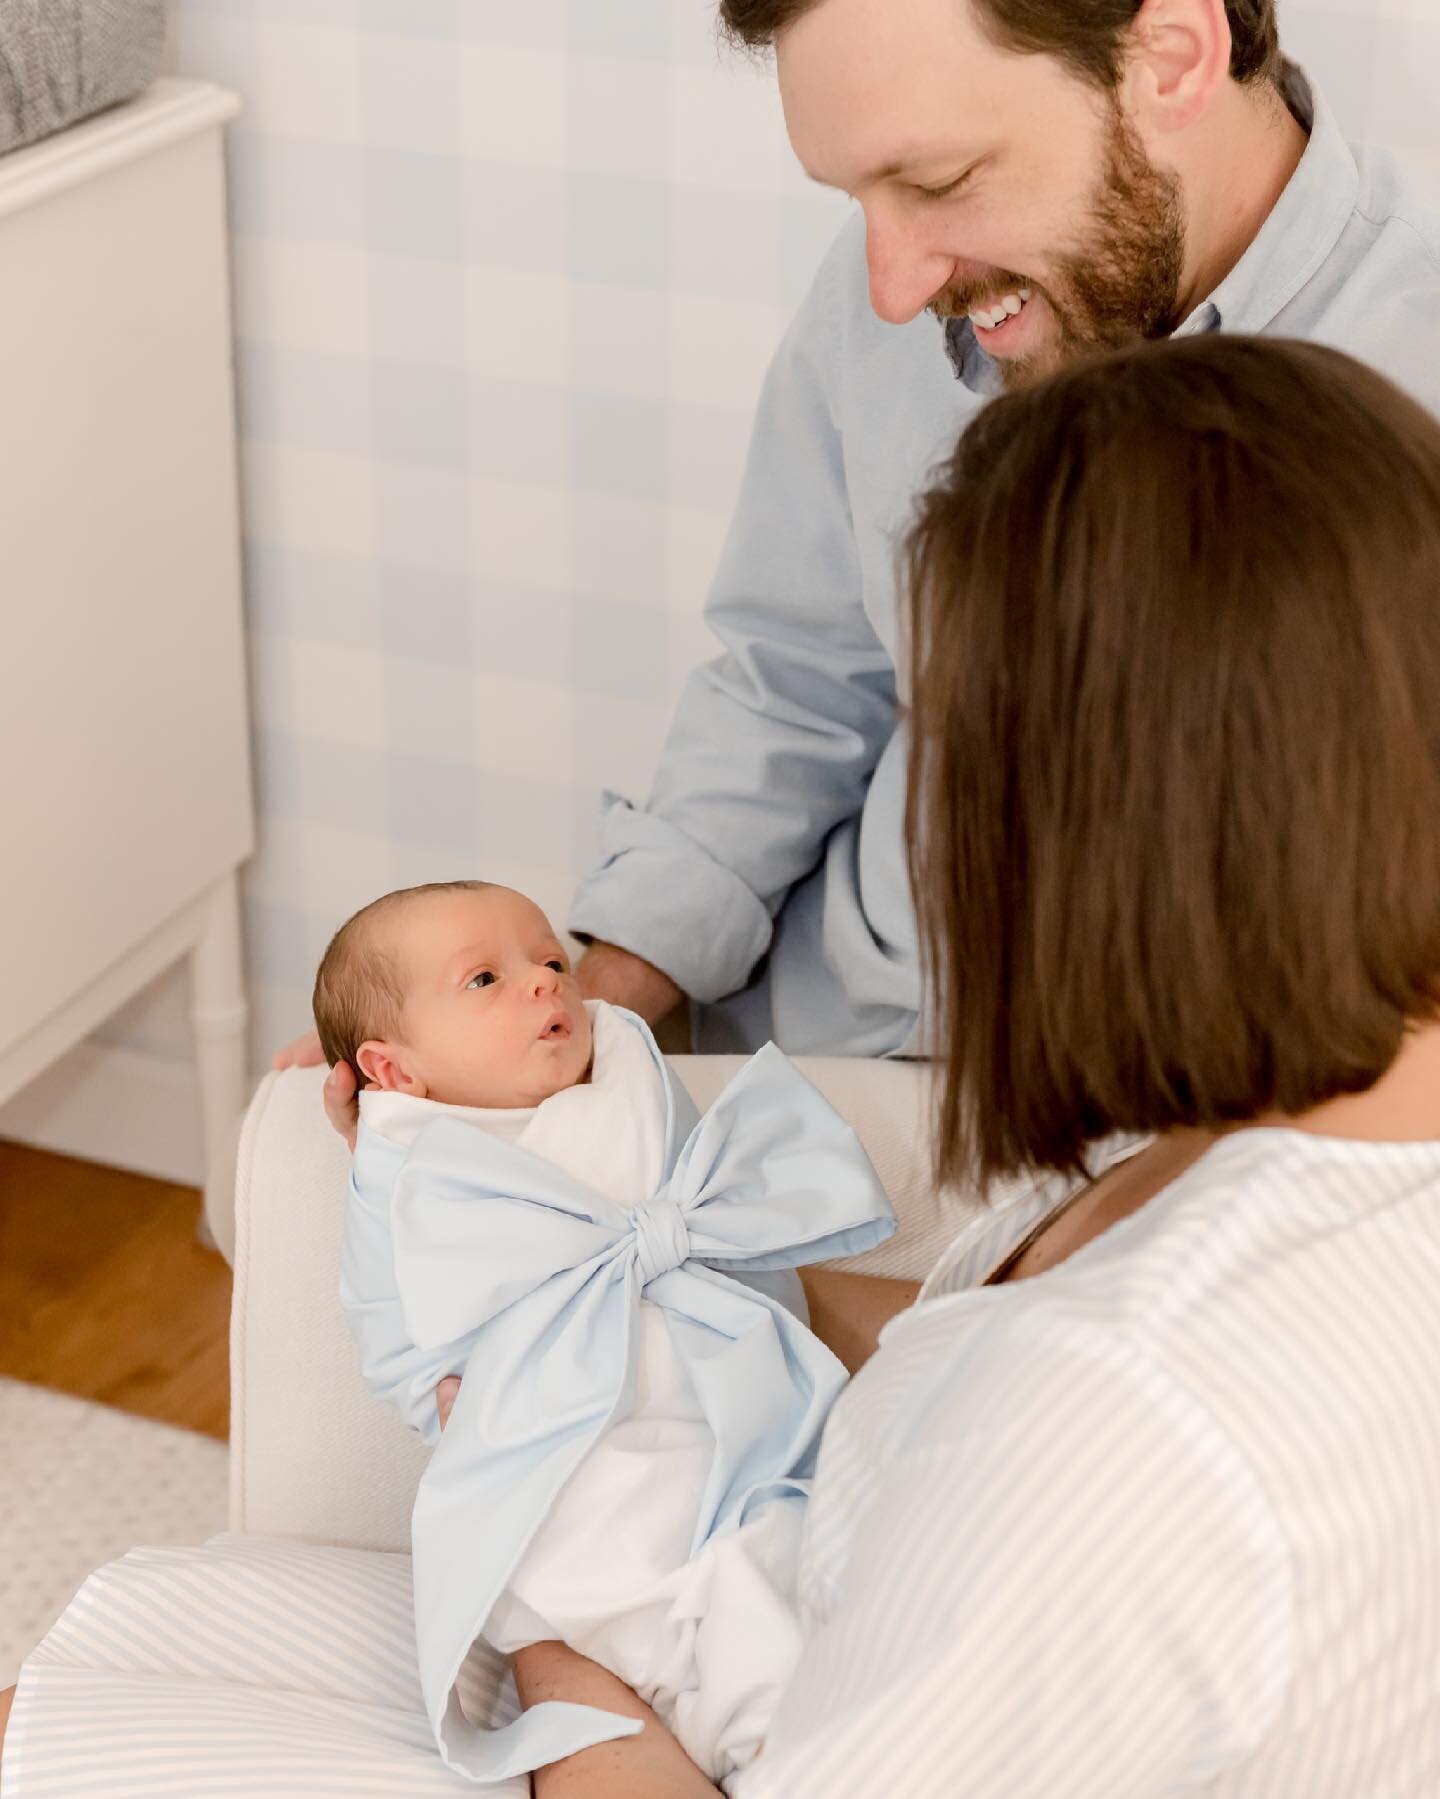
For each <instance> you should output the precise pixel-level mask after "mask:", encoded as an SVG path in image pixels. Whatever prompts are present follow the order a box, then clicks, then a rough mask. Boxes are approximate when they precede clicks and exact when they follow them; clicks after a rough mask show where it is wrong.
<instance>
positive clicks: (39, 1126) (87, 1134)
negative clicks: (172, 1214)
mask: <svg viewBox="0 0 1440 1799" xmlns="http://www.w3.org/2000/svg"><path fill="white" fill-rule="evenodd" d="M0 1137H10V1138H13V1139H14V1140H15V1141H16V1142H17V1143H28V1144H30V1145H31V1146H32V1147H33V1148H35V1149H48V1150H53V1151H55V1153H56V1154H58V1155H62V1156H76V1157H78V1158H79V1159H80V1160H81V1161H84V1162H102V1163H104V1164H105V1165H106V1166H108V1167H111V1168H128V1169H130V1170H131V1171H132V1172H133V1173H135V1174H145V1175H150V1176H151V1177H152V1178H154V1179H156V1180H162V1181H176V1182H178V1183H179V1184H180V1185H182V1186H186V1187H203V1186H204V1184H205V1150H204V1132H203V1129H202V1126H201V1120H200V1083H199V1080H198V1078H197V1076H196V1073H195V1069H194V1067H193V1066H192V1065H190V1064H188V1063H184V1062H175V1061H171V1060H170V1059H169V1058H168V1057H164V1056H153V1055H146V1054H144V1053H143V1052H142V1051H140V1050H133V1049H117V1048H115V1047H114V1046H113V1045H110V1044H104V1043H94V1042H89V1041H87V1042H84V1043H78V1044H77V1045H76V1046H75V1048H74V1049H72V1050H71V1051H70V1052H69V1053H68V1054H67V1055H65V1056H62V1057H61V1059H60V1060H59V1061H58V1062H55V1063H53V1064H52V1065H51V1066H50V1067H49V1068H47V1069H46V1070H45V1072H44V1073H43V1074H41V1075H38V1076H37V1077H36V1079H34V1080H33V1081H31V1082H30V1084H29V1085H28V1086H26V1087H22V1088H21V1090H20V1091H19V1092H18V1093H17V1094H15V1095H14V1096H13V1097H12V1098H10V1099H8V1100H7V1101H6V1102H5V1103H4V1105H0Z"/></svg>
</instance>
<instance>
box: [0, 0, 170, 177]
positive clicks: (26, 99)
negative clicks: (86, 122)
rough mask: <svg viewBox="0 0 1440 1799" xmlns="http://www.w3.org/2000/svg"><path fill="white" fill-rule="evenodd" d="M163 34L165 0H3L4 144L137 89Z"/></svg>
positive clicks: (155, 65) (151, 74)
mask: <svg viewBox="0 0 1440 1799" xmlns="http://www.w3.org/2000/svg"><path fill="white" fill-rule="evenodd" d="M164 42H165V0H0V151H5V150H14V149H17V148H18V147H19V146H20V145H21V144H31V143H34V141H35V139H36V138H40V137H48V136H49V135H50V133H51V132H52V131H61V130H63V129H64V128H65V126H67V125H73V124H74V123H75V121H76V120H77V119H84V118H88V117H89V116H90V114H91V113H92V112H99V111H100V110H101V108H102V107H106V106H114V105H115V104H116V103H117V102H118V101H121V100H128V99H130V98H131V97H132V96H133V95H135V94H138V93H139V92H140V90H141V88H143V87H148V86H149V84H150V83H151V82H152V81H153V80H154V79H155V77H156V75H157V74H158V73H159V71H160V58H161V53H162V50H163V48H164Z"/></svg>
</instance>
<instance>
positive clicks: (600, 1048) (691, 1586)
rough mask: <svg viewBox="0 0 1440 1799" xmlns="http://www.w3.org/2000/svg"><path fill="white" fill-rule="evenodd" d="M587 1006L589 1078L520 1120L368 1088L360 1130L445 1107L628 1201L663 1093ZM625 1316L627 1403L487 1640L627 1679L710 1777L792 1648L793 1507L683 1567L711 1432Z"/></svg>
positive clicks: (796, 1514)
mask: <svg viewBox="0 0 1440 1799" xmlns="http://www.w3.org/2000/svg"><path fill="white" fill-rule="evenodd" d="M587 1010H588V1011H589V1013H590V1017H591V1023H592V1026H593V1029H594V1039H595V1056H594V1066H593V1073H592V1078H591V1080H590V1081H588V1082H586V1083H584V1084H582V1085H579V1086H575V1087H570V1088H567V1089H565V1090H564V1091H563V1092H561V1093H557V1094H555V1095H554V1096H553V1097H552V1098H550V1099H548V1100H546V1101H544V1102H543V1104H541V1105H539V1106H536V1107H533V1108H530V1109H525V1110H519V1109H517V1110H508V1109H507V1110H499V1111H492V1110H485V1109H480V1108H476V1107H467V1106H446V1105H441V1104H439V1103H438V1102H435V1101H432V1100H423V1099H415V1098H412V1097H411V1096H409V1095H405V1094H397V1093H382V1092H366V1093H364V1094H362V1095H361V1108H362V1115H363V1117H364V1120H365V1122H366V1124H367V1125H368V1126H369V1127H370V1128H371V1129H372V1130H373V1131H375V1132H376V1133H378V1134H379V1135H380V1136H383V1137H385V1138H387V1139H388V1140H390V1141H391V1142H393V1143H396V1144H401V1145H408V1144H410V1143H412V1142H413V1141H414V1139H415V1137H416V1136H417V1135H418V1134H419V1132H420V1131H421V1130H422V1129H423V1128H424V1127H425V1126H426V1125H427V1124H429V1123H430V1122H431V1121H432V1120H433V1119H434V1118H435V1117H437V1116H439V1115H441V1114H445V1113H448V1114H452V1115H454V1116H456V1117H458V1118H461V1119H463V1120H464V1121H465V1122H466V1123H467V1124H470V1125H473V1126H474V1128H475V1129H476V1130H478V1131H485V1132H488V1133H490V1134H492V1135H495V1136H499V1137H503V1138H504V1139H506V1140H507V1141H509V1142H512V1143H516V1144H518V1145H519V1146H521V1147H522V1148H524V1149H525V1150H527V1151H529V1152H530V1153H531V1154H533V1155H537V1156H541V1157H544V1158H545V1159H546V1160H547V1161H550V1162H553V1163H554V1164H556V1165H557V1166H559V1167H560V1168H562V1169H564V1170H565V1171H566V1172H568V1173H570V1174H571V1175H573V1176H574V1177H576V1178H577V1179H581V1180H584V1181H585V1182H587V1183H588V1184H589V1185H590V1186H591V1187H593V1188H595V1189H596V1190H598V1191H599V1192H601V1193H603V1194H604V1195H605V1196H606V1197H607V1198H608V1199H610V1200H611V1201H613V1202H614V1203H615V1204H616V1205H617V1206H620V1207H624V1208H626V1209H629V1208H630V1207H632V1206H633V1205H634V1203H635V1201H636V1196H637V1195H641V1196H643V1195H648V1194H650V1193H652V1192H653V1191H654V1190H655V1188H656V1187H657V1185H658V1184H659V1182H660V1180H661V1177H662V1175H663V1173H664V1168H663V1161H664V1155H665V1116H666V1090H665V1083H664V1079H663V1076H662V1075H661V1073H660V1071H659V1069H658V1068H657V1066H656V1063H655V1060H654V1057H653V1056H652V1054H651V1051H650V1049H649V1047H648V1046H647V1044H646V1042H645V1040H644V1039H643V1038H642V1037H641V1035H640V1034H639V1032H637V1031H636V1030H635V1029H633V1028H632V1027H631V1026H630V1025H628V1024H626V1023H625V1022H623V1020H622V1019H621V1018H620V1017H618V1016H617V1015H616V1014H615V1013H614V1012H613V1011H612V1010H611V1009H610V1008H609V1007H607V1006H604V1005H601V1004H596V1003H594V1002H592V1003H590V1004H589V1006H588V1007H587ZM477 1248H479V1249H482V1250H483V1245H480V1246H477ZM639 1310H640V1317H639V1323H640V1335H639V1344H638V1354H637V1357H636V1363H635V1372H634V1384H633V1390H632V1394H631V1399H630V1403H629V1405H628V1408H626V1409H625V1410H624V1411H623V1412H622V1413H621V1414H620V1416H619V1417H618V1418H617V1419H616V1421H615V1422H614V1423H612V1424H611V1425H610V1426H609V1428H608V1429H607V1430H606V1431H605V1432H604V1434H603V1435H602V1436H601V1438H600V1439H599V1440H598V1441H597V1443H596V1444H595V1445H594V1447H593V1448H592V1449H591V1451H590V1452H589V1453H588V1454H587V1455H586V1457H585V1458H584V1460H583V1461H582V1462H581V1463H580V1465H579V1467H578V1468H577V1469H576V1471H575V1473H574V1474H573V1475H571V1477H570V1478H569V1480H568V1481H567V1482H566V1483H565V1485H564V1486H563V1487H562V1488H561V1490H560V1492H559V1494H558V1495H557V1497H556V1499H555V1501H554V1503H553V1505H552V1507H551V1509H550V1511H549V1514H548V1515H547V1517H546V1518H545V1519H544V1520H543V1522H542V1523H541V1524H540V1527H539V1529H538V1531H537V1532H536V1534H535V1536H534V1537H533V1538H532V1539H531V1542H530V1545H529V1547H528V1548H527V1550H526V1551H525V1553H524V1555H523V1557H522V1558H521V1560H520V1562H519V1564H518V1566H517V1567H516V1568H515V1570H514V1572H513V1574H512V1576H511V1579H510V1582H509V1585H508V1587H507V1588H506V1590H505V1591H504V1593H502V1595H501V1597H500V1599H499V1601H498V1602H497V1603H496V1605H495V1606H494V1608H493V1609H492V1611H491V1613H490V1616H489V1619H488V1621H487V1623H486V1627H485V1636H486V1639H487V1640H488V1641H489V1642H491V1643H492V1644H493V1645H494V1646H495V1647H496V1648H498V1649H501V1650H504V1651H506V1652H511V1651H513V1650H515V1649H518V1648H520V1647H522V1646H524V1645H526V1644H528V1643H533V1642H539V1641H543V1640H545V1639H548V1638H552V1637H558V1638H561V1639H563V1640H564V1641H565V1642H567V1643H569V1644H570V1645H571V1646H572V1647H573V1648H575V1649H577V1650H579V1651H580V1652H581V1653H582V1654H584V1655H587V1656H590V1657H591V1658H592V1659H593V1660H595V1661H598V1662H600V1663H602V1664H603V1665H604V1666H606V1667H608V1668H609V1669H611V1670H612V1672H614V1673H616V1674H617V1675H619V1677H620V1678H621V1679H622V1680H624V1681H625V1682H626V1684H627V1685H629V1686H631V1687H633V1688H634V1690H635V1691H636V1692H637V1693H638V1694H639V1695H640V1697H641V1698H642V1699H644V1700H645V1701H646V1702H647V1704H650V1705H652V1706H654V1708H655V1709H656V1711H657V1712H658V1713H659V1715H660V1716H661V1717H662V1718H663V1719H664V1720H665V1721H666V1723H667V1724H668V1725H669V1727H670V1728H671V1729H673V1730H674V1731H675V1733H676V1735H677V1736H678V1737H679V1739H680V1741H681V1743H682V1744H683V1745H684V1747H685V1750H686V1752H687V1754H689V1755H690V1757H691V1758H692V1760H694V1761H695V1762H696V1763H697V1764H698V1765H699V1766H700V1767H702V1768H703V1769H704V1770H705V1771H706V1772H707V1773H708V1774H709V1776H710V1778H711V1779H712V1780H717V1781H722V1782H723V1781H725V1780H726V1779H728V1778H729V1777H730V1776H732V1775H734V1774H736V1773H737V1772H738V1771H739V1770H740V1769H741V1768H743V1767H745V1766H746V1765H748V1763H749V1762H750V1761H751V1760H752V1759H753V1757H754V1755H755V1754H756V1753H757V1752H758V1750H759V1748H760V1745H761V1742H762V1740H763V1737H764V1732H765V1729H766V1727H767V1723H768V1719H769V1717H770V1714H771V1712H772V1710H773V1706H774V1701H775V1699H776V1697H777V1696H778V1693H779V1691H780V1688H781V1687H782V1686H783V1684H784V1682H785V1680H786V1679H787V1678H788V1675H789V1672H790V1669H791V1668H792V1666H793V1664H794V1660H795V1656H796V1654H797V1653H798V1648H799V1634H798V1626H797V1621H796V1615H795V1609H794V1604H793V1597H792V1588H793V1571H794V1569H795V1566H796V1562H797V1558H798V1549H799V1530H800V1522H801V1516H802V1512H803V1501H802V1500H801V1499H800V1498H799V1497H798V1495H793V1494H792V1495H786V1496H784V1497H778V1498H775V1499H773V1500H771V1501H769V1502H768V1503H766V1504H764V1505H762V1506H760V1507H758V1508H757V1509H756V1510H755V1512H754V1513H753V1514H752V1515H751V1516H749V1517H748V1518H747V1519H746V1521H745V1523H744V1524H743V1525H741V1526H740V1527H739V1528H738V1529H736V1530H732V1531H729V1532H727V1533H725V1534H724V1535H722V1536H719V1537H716V1538H712V1539H711V1540H710V1541H709V1542H707V1543H706V1544H705V1546H704V1547H703V1548H702V1549H701V1551H700V1553H699V1554H698V1555H696V1556H695V1557H694V1559H693V1560H692V1559H691V1554H690V1552H691V1546H692V1543H693V1540H694V1537H695V1532H696V1526H697V1521H698V1519H699V1516H700V1508H701V1504H702V1500H703V1498H704V1495H705V1491H706V1484H707V1481H708V1479H709V1476H710V1470H711V1465H712V1460H713V1456H714V1449H715V1440H714V1436H713V1433H712V1430H711V1426H710V1425H709V1423H708V1422H707V1420H706V1418H705V1415H704V1413H703V1411H702V1409H701V1406H700V1403H699V1400H698V1397H697V1395H696V1393H695V1391H694V1388H693V1385H692V1383H691V1381H690V1378H689V1376H688V1374H687V1373H686V1371H685V1368H684V1367H683V1365H682V1363H681V1361H680V1360H679V1358H678V1356H677V1355H676V1353H675V1349H674V1345H673V1343H672V1341H671V1336H670V1328H669V1323H668V1320H667V1317H666V1314H665V1312H664V1310H663V1309H662V1308H661V1307H660V1306H659V1305H657V1304H656V1303H654V1302H653V1301H651V1300H649V1299H645V1298H643V1297H642V1298H641V1300H640V1307H639ZM476 1529H477V1530H483V1529H484V1520H483V1519H477V1520H476Z"/></svg>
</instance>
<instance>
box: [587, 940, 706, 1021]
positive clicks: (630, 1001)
mask: <svg viewBox="0 0 1440 1799" xmlns="http://www.w3.org/2000/svg"><path fill="white" fill-rule="evenodd" d="M575 973H576V975H577V976H578V977H579V981H580V991H581V993H583V994H584V996H585V998H586V999H603V1000H607V1001H608V1002H609V1003H610V1004H611V1005H612V1006H628V1007H629V1009H630V1010H631V1011H632V1012H638V1013H639V1014H640V1016H641V1017H642V1018H643V1019H644V1020H645V1022H646V1024H650V1025H653V1024H658V1023H659V1021H660V1020H661V1019H662V1018H663V1017H664V1016H665V1014H666V1013H667V1012H673V1011H674V1009H675V1007H676V1006H678V1005H679V1003H680V1001H681V1000H682V999H683V998H684V997H685V995H684V994H683V993H682V992H681V991H680V989H679V988H678V987H677V986H676V985H675V983H674V981H672V980H671V979H670V977H669V975H667V974H662V973H661V972H660V970H659V969H658V968H656V967H655V966H654V964H653V963H650V962H647V961H646V960H645V959H644V957H643V956H636V955H632V954H631V952H630V951H629V950H628V949H621V948H620V947H619V945H618V944H614V943H592V944H591V945H590V947H589V949H587V950H586V952H585V954H584V955H583V956H582V957H581V958H580V963H579V966H578V967H577V968H576V970H575Z"/></svg>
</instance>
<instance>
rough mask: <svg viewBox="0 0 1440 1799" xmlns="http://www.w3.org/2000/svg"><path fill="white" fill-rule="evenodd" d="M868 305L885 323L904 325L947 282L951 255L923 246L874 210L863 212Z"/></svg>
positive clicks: (901, 226) (914, 237) (908, 232)
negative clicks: (868, 281)
mask: <svg viewBox="0 0 1440 1799" xmlns="http://www.w3.org/2000/svg"><path fill="white" fill-rule="evenodd" d="M865 262H866V266H867V267H868V269H869V272H870V308H871V311H872V312H874V314H875V316H876V317H877V318H880V319H884V320H885V322H886V324H888V325H906V324H909V322H910V320H911V319H913V318H915V317H916V316H917V315H918V314H919V313H921V312H923V311H924V310H925V308H926V307H927V306H928V305H929V303H930V302H931V300H933V299H934V298H935V296H936V294H938V293H939V292H940V290H941V289H942V288H943V287H944V286H945V285H946V283H947V282H948V281H949V279H950V276H951V273H952V272H953V270H954V268H955V258H954V257H953V256H950V255H948V254H945V253H943V252H941V251H937V250H931V249H927V248H925V246H924V245H923V243H921V242H920V241H919V240H917V238H916V236H915V234H914V232H913V231H912V230H910V229H908V228H907V227H906V226H905V225H904V224H902V223H901V222H900V221H898V220H896V219H893V218H891V217H889V216H888V215H886V214H884V213H882V212H880V211H879V210H878V209H873V210H872V209H867V211H866V213H865Z"/></svg>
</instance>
